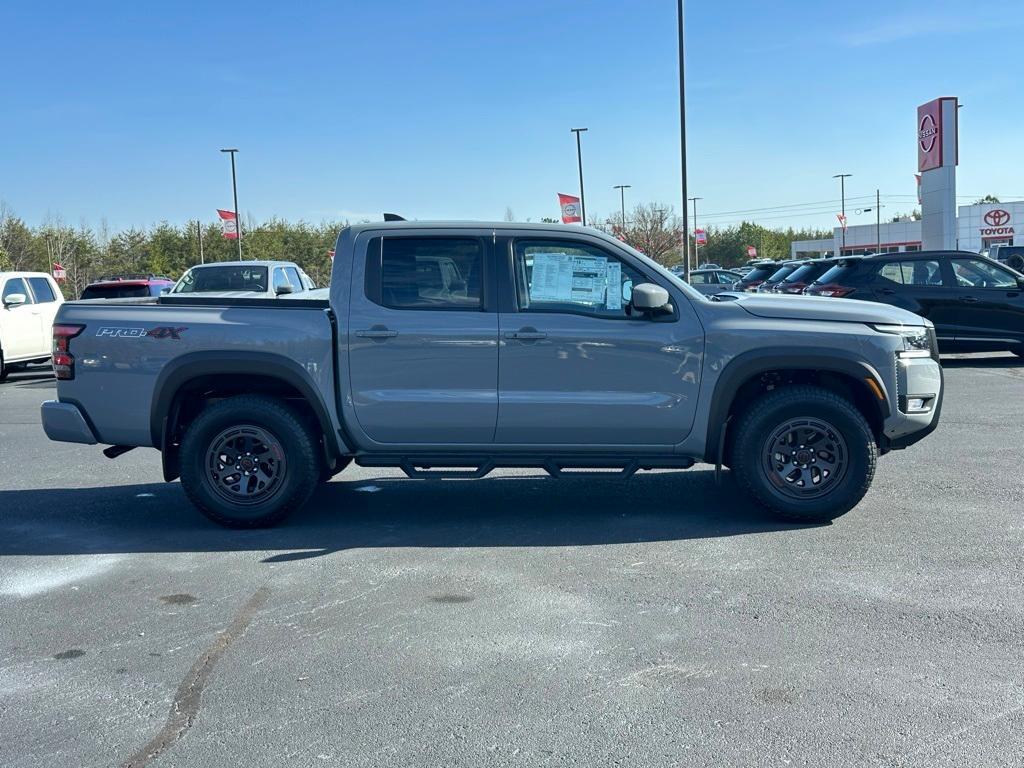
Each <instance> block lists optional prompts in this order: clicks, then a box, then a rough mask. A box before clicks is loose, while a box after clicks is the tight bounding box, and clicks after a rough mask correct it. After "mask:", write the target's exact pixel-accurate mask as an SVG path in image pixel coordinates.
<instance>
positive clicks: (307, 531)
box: [0, 470, 803, 562]
mask: <svg viewBox="0 0 1024 768" xmlns="http://www.w3.org/2000/svg"><path fill="white" fill-rule="evenodd" d="M344 477H345V476H344V475H342V476H341V478H339V479H338V480H336V481H335V482H332V483H329V484H327V485H325V486H322V487H321V488H319V489H318V490H317V492H316V493H315V495H314V496H313V498H312V500H311V501H310V503H309V504H308V505H307V506H306V507H305V508H303V509H302V510H300V511H299V512H298V513H296V514H295V515H293V516H292V517H291V518H289V519H288V520H287V521H285V522H284V523H283V524H281V525H280V526H278V527H276V528H270V529H264V530H253V531H233V530H227V529H224V528H221V527H219V526H217V525H214V524H213V523H210V522H208V521H207V520H206V519H205V518H203V517H202V516H200V514H199V513H198V512H197V511H196V510H195V509H193V508H192V506H191V505H190V504H189V503H188V500H187V499H186V497H185V494H184V493H183V492H182V490H181V486H180V485H179V484H177V483H174V484H144V485H123V486H115V487H110V488H60V489H40V490H27V491H0V510H2V511H0V555H72V554H101V553H102V554H112V553H118V554H121V553H146V552H239V551H249V552H260V553H266V556H265V557H264V558H262V560H263V562H285V561H289V560H299V559H305V558H310V557H318V556H322V555H327V554H331V553H333V552H339V551H342V550H346V549H360V548H381V547H387V548H397V547H568V546H596V545H603V544H624V543H635V542H653V541H675V540H683V539H698V538H713V537H722V536H739V535H744V534H751V533H764V532H769V531H783V530H789V529H793V528H800V527H803V526H794V525H788V524H785V523H780V522H778V521H776V520H774V519H772V518H771V517H770V516H769V515H768V513H766V512H764V511H762V510H761V509H760V508H759V507H756V506H754V505H753V504H751V502H749V501H748V500H747V499H746V498H744V497H743V496H741V495H740V494H739V492H738V491H737V490H736V489H735V488H734V485H733V482H732V481H731V479H729V478H728V477H727V476H726V477H725V478H724V479H723V482H722V486H721V487H717V486H716V485H715V482H714V472H712V471H710V470H704V471H694V470H691V471H688V472H662V473H653V474H648V475H637V476H635V477H633V478H632V479H630V480H627V481H622V480H619V479H615V478H607V477H593V476H590V477H573V478H564V479H560V480H550V479H547V478H544V477H538V476H524V477H508V476H505V477H497V478H493V479H486V480H473V481H458V480H455V481H443V480H406V479H398V478H395V477H379V478H374V479H362V480H359V481H345V480H343V479H342V478H344Z"/></svg>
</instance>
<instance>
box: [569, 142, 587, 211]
mask: <svg viewBox="0 0 1024 768" xmlns="http://www.w3.org/2000/svg"><path fill="white" fill-rule="evenodd" d="M585 130H587V129H586V128H570V129H569V132H570V133H575V134H576V164H577V165H578V166H579V169H580V214H581V218H582V219H583V226H584V227H585V226H587V198H586V197H585V196H584V194H583V150H582V149H581V147H580V134H581V133H583V132H584V131H585Z"/></svg>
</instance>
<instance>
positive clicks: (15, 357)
mask: <svg viewBox="0 0 1024 768" xmlns="http://www.w3.org/2000/svg"><path fill="white" fill-rule="evenodd" d="M0 300H2V301H3V307H2V309H0V381H3V380H4V379H6V378H7V374H9V373H10V372H11V370H12V369H15V368H17V367H19V366H21V365H25V364H27V363H45V362H46V361H48V360H49V359H50V351H51V349H50V347H51V344H52V342H53V335H52V328H53V318H54V317H55V316H56V315H57V308H58V307H60V305H61V304H62V303H63V302H64V297H63V296H62V295H61V292H60V288H58V287H57V283H55V282H54V280H53V278H52V277H50V276H49V275H47V274H45V273H43V272H0Z"/></svg>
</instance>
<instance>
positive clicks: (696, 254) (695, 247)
mask: <svg viewBox="0 0 1024 768" xmlns="http://www.w3.org/2000/svg"><path fill="white" fill-rule="evenodd" d="M703 199H704V198H703V197H691V198H690V202H692V203H693V263H694V266H696V267H698V268H699V267H700V245H698V243H697V201H698V200H703Z"/></svg>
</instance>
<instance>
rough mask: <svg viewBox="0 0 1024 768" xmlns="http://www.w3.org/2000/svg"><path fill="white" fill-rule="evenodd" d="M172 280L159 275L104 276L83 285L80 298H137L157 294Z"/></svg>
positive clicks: (169, 286) (170, 283)
mask: <svg viewBox="0 0 1024 768" xmlns="http://www.w3.org/2000/svg"><path fill="white" fill-rule="evenodd" d="M173 285H174V281H173V280H171V278H169V277H162V276H159V275H149V276H146V275H138V276H135V275H132V276H128V277H104V278H101V279H100V280H97V281H96V282H95V283H90V284H89V285H87V286H85V290H83V291H82V295H81V296H80V297H79V298H82V299H137V298H140V297H142V296H159V295H160V294H161V292H162V291H163V290H164V289H165V288H167V289H170V288H171V286H173Z"/></svg>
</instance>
